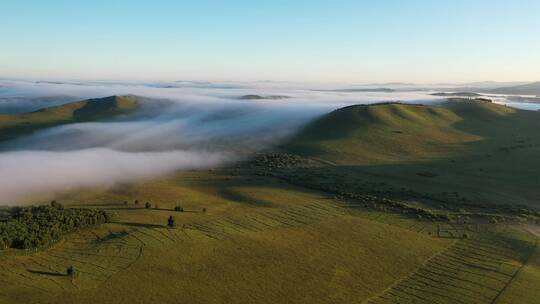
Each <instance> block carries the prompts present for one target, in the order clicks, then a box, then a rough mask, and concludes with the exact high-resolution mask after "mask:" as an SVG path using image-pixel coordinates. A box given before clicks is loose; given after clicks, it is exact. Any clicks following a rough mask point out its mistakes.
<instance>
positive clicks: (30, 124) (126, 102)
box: [0, 96, 139, 140]
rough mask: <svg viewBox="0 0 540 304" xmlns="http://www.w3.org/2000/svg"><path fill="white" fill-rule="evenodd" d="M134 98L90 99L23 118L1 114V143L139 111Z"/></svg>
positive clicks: (23, 116)
mask: <svg viewBox="0 0 540 304" xmlns="http://www.w3.org/2000/svg"><path fill="white" fill-rule="evenodd" d="M138 105H139V104H138V102H137V100H136V97H134V96H110V97H105V98H97V99H87V100H81V101H77V102H72V103H68V104H64V105H60V106H54V107H49V108H44V109H40V110H37V111H33V112H28V113H21V114H3V115H2V114H0V140H6V139H10V138H14V137H17V136H19V135H21V134H24V133H29V132H33V131H36V130H39V129H42V128H47V127H52V126H57V125H61V124H67V123H74V122H85V121H95V120H100V119H107V118H111V117H113V116H116V115H119V114H126V113H129V112H131V111H133V110H135V109H136V108H137V107H138Z"/></svg>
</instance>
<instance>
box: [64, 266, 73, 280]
mask: <svg viewBox="0 0 540 304" xmlns="http://www.w3.org/2000/svg"><path fill="white" fill-rule="evenodd" d="M66 274H67V275H68V276H71V277H74V276H75V268H74V267H73V266H69V267H68V269H67V270H66Z"/></svg>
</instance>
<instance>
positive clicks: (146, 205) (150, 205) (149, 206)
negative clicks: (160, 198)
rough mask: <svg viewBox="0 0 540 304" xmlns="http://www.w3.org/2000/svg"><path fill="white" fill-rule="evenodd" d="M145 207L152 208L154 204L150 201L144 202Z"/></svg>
mask: <svg viewBox="0 0 540 304" xmlns="http://www.w3.org/2000/svg"><path fill="white" fill-rule="evenodd" d="M144 208H146V209H150V208H152V204H150V203H149V202H146V204H144Z"/></svg>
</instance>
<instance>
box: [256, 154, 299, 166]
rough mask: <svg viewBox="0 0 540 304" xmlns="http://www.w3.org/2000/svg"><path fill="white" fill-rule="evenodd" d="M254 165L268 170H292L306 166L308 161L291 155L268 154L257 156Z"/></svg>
mask: <svg viewBox="0 0 540 304" xmlns="http://www.w3.org/2000/svg"><path fill="white" fill-rule="evenodd" d="M253 164H255V165H256V166H261V167H267V168H291V167H298V166H301V165H306V164H307V160H306V159H304V158H302V157H300V156H298V155H295V154H290V153H266V154H261V155H258V156H256V157H255V158H254V159H253Z"/></svg>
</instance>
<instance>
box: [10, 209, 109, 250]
mask: <svg viewBox="0 0 540 304" xmlns="http://www.w3.org/2000/svg"><path fill="white" fill-rule="evenodd" d="M108 221H110V215H109V214H108V213H107V212H106V211H105V210H98V209H89V208H64V207H63V206H62V205H61V204H59V203H56V202H55V201H53V202H51V205H50V206H38V207H15V208H12V209H11V210H10V214H9V215H8V216H7V217H5V218H3V219H2V220H0V249H4V248H17V249H33V248H38V247H44V246H48V245H50V244H52V243H54V242H55V241H58V240H60V239H61V238H62V237H63V236H64V235H66V234H68V233H70V232H73V231H76V230H78V229H80V228H84V227H89V226H95V225H99V224H102V223H106V222H108Z"/></svg>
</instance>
